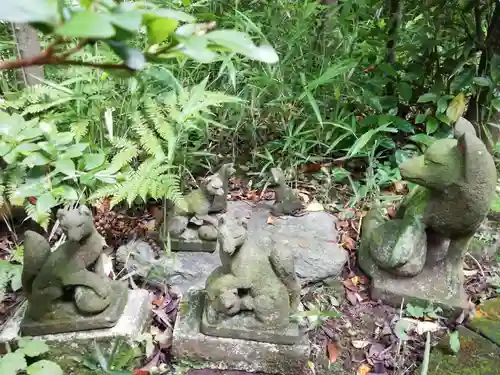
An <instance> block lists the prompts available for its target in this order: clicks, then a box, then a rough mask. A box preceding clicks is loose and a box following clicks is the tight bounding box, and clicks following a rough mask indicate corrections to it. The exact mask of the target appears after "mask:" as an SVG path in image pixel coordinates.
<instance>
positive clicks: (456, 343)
mask: <svg viewBox="0 0 500 375" xmlns="http://www.w3.org/2000/svg"><path fill="white" fill-rule="evenodd" d="M450 348H451V350H453V352H454V353H458V352H459V351H460V337H459V333H458V331H455V332H452V333H450Z"/></svg>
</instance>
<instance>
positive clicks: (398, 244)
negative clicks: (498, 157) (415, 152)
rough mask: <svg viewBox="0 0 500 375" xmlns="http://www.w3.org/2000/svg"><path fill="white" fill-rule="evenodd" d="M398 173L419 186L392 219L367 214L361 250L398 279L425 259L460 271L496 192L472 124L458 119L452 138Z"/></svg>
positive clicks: (492, 168)
mask: <svg viewBox="0 0 500 375" xmlns="http://www.w3.org/2000/svg"><path fill="white" fill-rule="evenodd" d="M400 170H401V176H402V177H403V179H405V180H406V181H410V182H413V183H415V184H417V185H419V186H418V187H416V188H415V189H414V190H413V192H412V193H410V194H409V195H408V196H407V197H406V198H405V200H403V202H402V204H401V205H400V207H399V208H398V210H397V212H396V216H395V218H394V219H393V220H389V221H387V220H385V219H384V218H382V216H381V215H380V213H379V212H378V210H377V209H374V210H372V211H370V212H369V213H368V215H367V216H366V217H365V219H364V220H363V226H362V246H369V247H370V249H369V250H370V254H371V256H372V258H373V260H374V261H375V263H377V264H378V265H379V267H381V268H383V269H385V270H387V271H389V272H391V273H393V274H396V275H401V276H413V275H416V274H418V273H419V272H420V271H421V270H422V269H423V267H424V263H425V262H426V260H427V261H428V262H429V261H430V262H438V261H442V260H443V259H445V261H447V262H449V264H450V265H451V266H452V267H461V266H462V256H463V254H464V252H465V251H467V247H468V243H469V240H470V239H471V237H472V236H473V235H474V233H475V232H476V230H477V229H478V228H479V225H480V224H481V222H482V221H483V220H484V218H485V216H486V215H487V213H488V210H489V208H490V204H491V201H492V199H493V195H494V192H495V187H496V179H497V177H496V169H495V165H494V162H493V158H492V156H491V155H490V154H489V152H488V151H487V149H486V146H485V145H484V143H483V142H482V141H481V140H480V139H479V138H478V137H477V136H476V133H475V130H474V128H473V126H472V124H470V123H469V122H468V121H467V120H465V119H460V120H459V121H458V122H457V124H456V125H455V139H441V140H438V141H436V142H434V143H433V144H432V145H431V146H430V147H429V148H428V149H427V151H426V152H425V154H424V155H422V156H419V157H415V158H412V159H409V160H408V161H406V162H404V163H402V164H401V165H400ZM430 249H432V250H430ZM430 252H434V253H430Z"/></svg>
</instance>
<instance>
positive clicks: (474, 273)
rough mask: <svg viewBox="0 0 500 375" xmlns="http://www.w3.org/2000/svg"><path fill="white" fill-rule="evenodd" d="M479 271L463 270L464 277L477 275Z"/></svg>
mask: <svg viewBox="0 0 500 375" xmlns="http://www.w3.org/2000/svg"><path fill="white" fill-rule="evenodd" d="M478 272H479V271H478V270H465V269H464V275H465V276H467V277H470V276H474V275H477V273H478Z"/></svg>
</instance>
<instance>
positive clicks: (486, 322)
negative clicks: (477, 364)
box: [468, 297, 500, 346]
mask: <svg viewBox="0 0 500 375" xmlns="http://www.w3.org/2000/svg"><path fill="white" fill-rule="evenodd" d="M479 308H480V309H481V311H482V312H483V314H480V315H481V317H479V318H474V319H472V320H471V321H470V322H469V324H468V327H469V328H470V329H472V330H473V331H475V332H477V333H479V334H481V335H482V336H484V337H486V338H487V339H489V340H491V341H493V342H494V343H496V344H497V345H499V346H500V297H497V298H493V299H490V300H488V301H486V302H484V303H483V304H482V305H481V306H479Z"/></svg>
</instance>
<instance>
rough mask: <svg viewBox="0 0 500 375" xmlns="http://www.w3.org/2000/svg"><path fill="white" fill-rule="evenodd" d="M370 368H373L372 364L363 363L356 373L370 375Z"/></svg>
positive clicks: (357, 374)
mask: <svg viewBox="0 0 500 375" xmlns="http://www.w3.org/2000/svg"><path fill="white" fill-rule="evenodd" d="M370 370H371V367H370V366H368V365H365V364H362V365H361V366H359V367H358V370H357V371H356V375H368V373H369V372H370Z"/></svg>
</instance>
